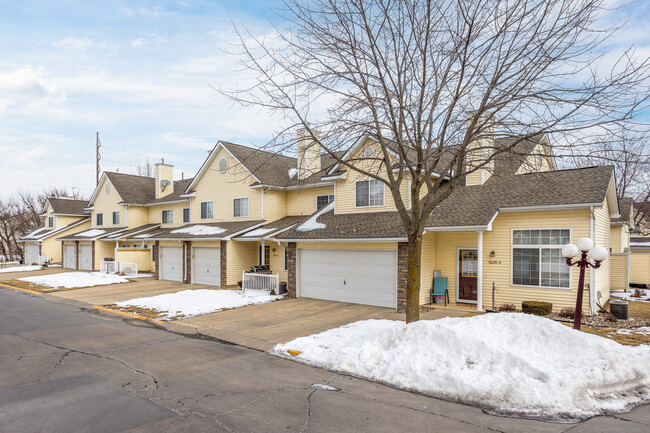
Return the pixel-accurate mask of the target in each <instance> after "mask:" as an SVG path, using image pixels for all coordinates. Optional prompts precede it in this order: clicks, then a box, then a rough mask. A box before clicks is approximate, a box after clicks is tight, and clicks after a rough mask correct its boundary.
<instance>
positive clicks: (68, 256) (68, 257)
mask: <svg viewBox="0 0 650 433" xmlns="http://www.w3.org/2000/svg"><path fill="white" fill-rule="evenodd" d="M63 267H64V268H67V269H77V251H76V248H75V246H74V245H66V246H64V247H63Z"/></svg>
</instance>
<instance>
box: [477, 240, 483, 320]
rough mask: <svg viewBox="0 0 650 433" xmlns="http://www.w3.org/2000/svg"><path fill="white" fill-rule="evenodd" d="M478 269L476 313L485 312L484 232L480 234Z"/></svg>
mask: <svg viewBox="0 0 650 433" xmlns="http://www.w3.org/2000/svg"><path fill="white" fill-rule="evenodd" d="M477 252H478V254H477V255H478V257H477V260H478V269H477V275H476V276H477V278H476V311H483V232H482V231H481V232H478V248H477Z"/></svg>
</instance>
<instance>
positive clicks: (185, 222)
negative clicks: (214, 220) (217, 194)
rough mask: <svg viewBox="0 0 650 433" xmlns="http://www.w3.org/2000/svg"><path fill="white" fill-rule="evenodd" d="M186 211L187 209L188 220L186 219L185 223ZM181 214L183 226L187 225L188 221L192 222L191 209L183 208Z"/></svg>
mask: <svg viewBox="0 0 650 433" xmlns="http://www.w3.org/2000/svg"><path fill="white" fill-rule="evenodd" d="M186 209H187V216H188V217H189V218H188V219H187V221H185V210H186ZM181 213H182V214H183V224H187V223H189V222H190V221H192V209H191V208H189V207H184V208H183V211H182V212H181ZM212 213H214V211H213V212H212Z"/></svg>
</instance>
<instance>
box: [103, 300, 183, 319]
mask: <svg viewBox="0 0 650 433" xmlns="http://www.w3.org/2000/svg"><path fill="white" fill-rule="evenodd" d="M102 307H104V308H108V309H109V310H115V311H122V312H125V313H131V314H137V315H138V316H143V317H147V318H149V319H160V318H161V317H163V316H166V315H167V313H168V311H158V310H155V309H153V308H142V307H136V306H133V305H129V306H127V307H121V306H119V305H117V304H107V305H102ZM183 317H185V315H184V314H179V315H176V316H172V317H165V319H168V320H176V319H182V318H183Z"/></svg>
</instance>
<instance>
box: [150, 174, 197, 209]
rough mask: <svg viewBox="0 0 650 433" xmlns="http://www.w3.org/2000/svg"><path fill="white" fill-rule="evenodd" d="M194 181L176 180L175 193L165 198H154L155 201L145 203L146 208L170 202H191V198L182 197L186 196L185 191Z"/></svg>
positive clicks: (190, 179) (191, 179)
mask: <svg viewBox="0 0 650 433" xmlns="http://www.w3.org/2000/svg"><path fill="white" fill-rule="evenodd" d="M193 180H194V178H189V179H182V180H175V181H174V191H173V192H172V193H171V194H169V195H166V196H164V197H160V198H154V199H153V200H149V201H148V202H147V203H145V206H155V205H157V204H164V203H169V202H170V201H189V198H186V197H181V196H182V195H183V194H185V190H186V189H187V187H188V186H189V184H191V183H192V181H193ZM154 182H155V181H154ZM154 186H155V185H154ZM154 195H155V193H154Z"/></svg>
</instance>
